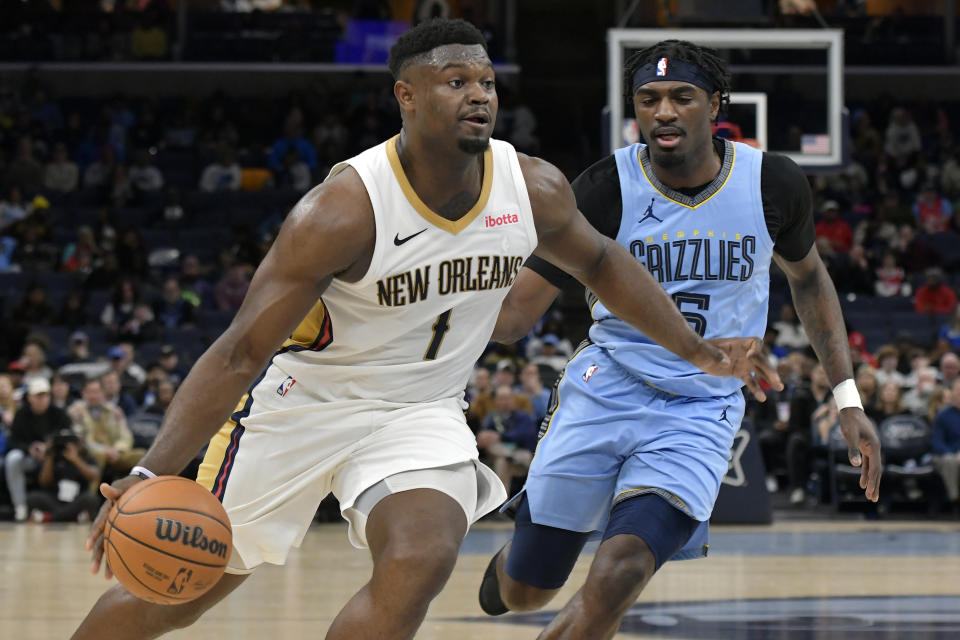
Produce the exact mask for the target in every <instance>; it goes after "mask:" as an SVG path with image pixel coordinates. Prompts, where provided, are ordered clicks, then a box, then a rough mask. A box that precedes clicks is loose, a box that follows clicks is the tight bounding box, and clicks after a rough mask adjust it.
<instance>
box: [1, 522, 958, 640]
mask: <svg viewBox="0 0 960 640" xmlns="http://www.w3.org/2000/svg"><path fill="white" fill-rule="evenodd" d="M509 531H510V528H509V524H486V523H482V524H480V525H478V526H477V527H475V529H474V530H473V531H472V532H471V533H470V535H469V536H468V538H467V540H466V541H465V542H464V546H463V552H462V555H461V558H460V562H459V563H458V565H457V569H456V571H455V572H454V575H453V577H452V578H451V580H450V582H449V584H448V585H447V587H446V589H445V590H444V592H443V593H442V594H441V595H440V596H439V597H438V598H437V600H436V601H435V602H434V604H433V606H432V607H431V609H430V613H429V615H428V617H427V620H426V622H425V623H424V625H423V627H422V628H421V630H420V633H419V634H418V635H417V638H420V639H422V640H441V639H442V640H449V639H451V638H455V639H456V640H481V639H483V640H512V639H519V638H523V639H533V638H535V637H536V636H537V633H538V631H539V630H540V629H541V628H542V627H543V625H544V624H545V622H546V621H547V620H548V619H549V618H550V616H551V615H552V614H553V613H554V612H555V611H556V609H557V608H559V606H560V605H561V603H562V602H563V601H565V600H566V599H567V598H568V597H569V596H570V595H571V594H572V593H573V592H574V590H575V589H576V587H577V586H578V585H579V584H580V582H581V581H582V579H583V577H584V576H585V573H586V569H587V566H588V563H589V558H588V557H586V556H585V557H584V558H582V559H581V561H580V563H579V564H578V565H577V568H576V570H575V572H574V576H573V578H572V580H571V581H570V582H569V583H568V586H567V587H565V589H564V591H563V592H562V593H561V595H560V598H558V600H557V601H555V604H556V606H555V607H551V608H550V609H549V610H548V611H547V612H545V613H541V614H528V615H513V614H510V615H507V616H504V617H502V618H496V619H491V618H487V617H486V616H484V615H483V613H482V612H481V611H480V609H479V607H478V605H477V601H476V591H477V586H478V584H479V581H480V576H481V575H482V573H483V569H484V567H485V566H486V563H487V560H488V558H489V556H490V554H491V553H492V552H494V551H495V550H496V549H497V548H499V547H500V546H501V545H502V544H503V542H505V540H506V539H507V537H508V535H509ZM86 532H87V528H86V526H80V525H36V524H25V525H15V524H13V523H2V524H0V558H2V562H3V567H4V568H3V572H4V579H3V580H2V581H0V637H3V638H18V639H22V640H48V639H54V638H68V637H69V635H70V633H71V631H72V630H73V629H74V627H75V626H76V625H77V623H78V622H79V620H80V619H81V618H82V617H83V615H84V614H85V613H86V611H87V610H88V609H89V607H90V605H91V604H92V603H93V602H94V601H95V600H96V598H97V597H98V595H99V594H100V592H101V591H102V590H103V589H104V587H105V585H106V583H105V581H104V580H103V578H102V576H98V577H96V578H95V577H93V576H91V575H90V574H89V573H88V572H87V569H88V565H89V558H88V555H87V554H86V553H85V552H84V551H83V541H84V537H85V535H86ZM345 533H346V530H345V527H344V526H341V525H317V526H315V527H313V528H312V529H311V530H310V533H309V534H308V536H307V539H306V540H305V541H304V545H303V548H302V549H301V550H300V551H299V552H295V553H294V554H293V556H292V561H291V563H290V564H289V565H288V566H287V567H285V568H281V567H272V566H267V567H265V568H263V569H261V570H260V571H258V573H257V574H256V575H254V576H253V577H252V578H250V579H249V580H248V581H247V582H246V583H245V584H244V585H243V586H241V587H240V589H238V590H237V591H236V592H235V593H234V594H233V595H232V596H231V597H230V598H229V599H228V600H226V601H225V602H224V603H222V604H221V605H220V606H219V607H217V608H216V609H214V610H213V611H211V612H210V613H209V614H207V617H205V618H204V619H203V620H201V622H200V623H199V624H198V625H197V626H195V627H194V628H192V629H190V630H189V631H184V632H181V633H178V634H173V635H171V636H169V637H170V638H174V639H180V640H186V639H187V638H211V639H212V638H224V639H227V638H229V639H231V640H253V639H257V640H261V639H263V638H275V639H277V640H280V639H283V640H297V639H301V638H303V639H306V638H318V637H321V634H322V633H324V632H325V630H326V628H327V626H328V625H329V623H330V621H331V620H332V619H333V617H334V616H335V615H336V613H337V611H338V610H339V608H340V607H341V606H342V605H343V603H344V602H346V600H347V599H348V598H349V597H350V595H351V594H352V593H353V592H354V591H355V590H356V589H357V588H358V587H359V586H360V585H362V584H363V583H364V582H365V581H366V579H367V577H368V573H369V570H370V561H369V558H368V556H367V555H366V553H365V552H361V551H357V550H355V549H353V548H352V547H351V546H350V545H349V543H348V542H347V540H346V535H345ZM591 548H592V547H591ZM957 637H960V523H954V522H950V523H936V524H934V523H926V522H922V523H914V522H879V523H878V522H865V521H861V522H784V523H780V524H776V525H773V526H771V527H759V528H746V527H716V528H715V529H714V532H713V536H712V540H711V555H710V557H709V558H708V559H705V560H698V561H692V562H678V563H673V564H670V565H668V566H667V567H666V568H665V569H664V570H663V571H661V573H660V574H659V575H657V576H656V577H655V578H654V580H653V582H652V583H651V585H650V587H649V588H648V589H647V591H646V592H645V593H644V594H643V595H642V597H641V598H640V600H639V601H638V602H637V604H636V605H635V606H634V607H633V608H632V609H631V611H630V612H629V613H628V615H627V618H626V619H625V621H624V624H623V627H622V628H621V633H620V634H619V635H618V636H617V638H623V639H625V638H672V639H688V638H689V639H693V638H697V639H702V638H710V639H717V640H760V639H766V638H776V639H778V640H780V639H782V640H786V639H790V640H793V639H798V638H799V639H804V640H813V639H817V640H823V639H826V638H844V639H848V640H858V639H861V638H862V639H864V640H866V639H867V638H870V639H871V640H876V639H891V640H892V639H894V638H897V639H899V638H910V639H911V640H934V639H936V640H941V639H943V640H945V639H946V638H957Z"/></svg>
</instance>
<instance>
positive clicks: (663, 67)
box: [657, 58, 667, 77]
mask: <svg viewBox="0 0 960 640" xmlns="http://www.w3.org/2000/svg"><path fill="white" fill-rule="evenodd" d="M657 75H658V76H661V77H662V76H665V75H667V59H666V58H660V59H659V60H657Z"/></svg>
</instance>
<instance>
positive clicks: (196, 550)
mask: <svg viewBox="0 0 960 640" xmlns="http://www.w3.org/2000/svg"><path fill="white" fill-rule="evenodd" d="M231 539H232V533H231V529H230V521H229V520H228V518H227V514H226V512H225V511H224V509H223V506H221V504H220V502H219V501H218V500H217V499H216V498H215V497H214V496H213V494H212V493H210V492H209V491H207V490H206V489H204V488H203V487H202V486H200V485H199V484H197V483H196V482H194V481H193V480H188V479H186V478H180V477H177V476H160V477H158V478H152V479H150V480H146V481H145V482H141V483H140V484H137V485H136V486H134V487H133V488H132V489H130V490H129V491H127V492H126V493H125V494H123V495H122V496H121V497H120V500H118V501H117V503H116V504H115V505H114V506H113V508H112V509H111V510H110V513H109V515H108V516H107V522H106V525H105V527H104V550H105V553H106V558H107V565H108V566H109V567H110V570H111V571H112V572H113V575H115V576H116V577H117V580H119V581H120V584H122V585H123V586H124V587H125V588H126V589H127V591H129V592H130V593H132V594H133V595H135V596H137V597H138V598H141V599H143V600H146V601H148V602H153V603H156V604H182V603H184V602H189V601H190V600H193V599H194V598H198V597H200V596H201V595H203V594H204V593H206V592H207V591H208V590H210V588H211V587H213V585H215V584H216V583H217V581H218V580H219V579H220V576H222V575H223V571H224V569H226V566H227V561H228V560H229V559H230V550H231V546H232V545H231Z"/></svg>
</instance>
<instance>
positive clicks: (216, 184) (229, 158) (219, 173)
mask: <svg viewBox="0 0 960 640" xmlns="http://www.w3.org/2000/svg"><path fill="white" fill-rule="evenodd" d="M239 188H240V165H239V164H238V163H237V160H236V154H235V153H234V151H233V149H231V148H229V147H223V148H221V149H220V150H219V151H218V152H217V159H216V161H214V162H212V163H210V164H208V165H207V166H206V168H205V169H204V170H203V174H202V175H201V176H200V190H201V191H206V192H208V193H213V192H215V191H236V190H238V189H239Z"/></svg>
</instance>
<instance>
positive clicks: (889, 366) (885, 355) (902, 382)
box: [876, 345, 906, 388]
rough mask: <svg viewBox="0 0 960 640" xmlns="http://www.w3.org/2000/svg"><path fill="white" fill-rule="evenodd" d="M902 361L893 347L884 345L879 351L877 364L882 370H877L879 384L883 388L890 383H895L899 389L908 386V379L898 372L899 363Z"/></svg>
mask: <svg viewBox="0 0 960 640" xmlns="http://www.w3.org/2000/svg"><path fill="white" fill-rule="evenodd" d="M899 361H900V353H899V352H898V351H897V348H896V347H894V346H892V345H884V346H882V347H880V349H879V350H878V351H877V362H878V363H880V368H879V369H877V374H876V375H877V384H878V385H879V386H880V387H881V388H882V387H883V386H884V385H885V384H887V383H888V382H893V383H894V384H896V385H897V386H898V387H904V386H906V378H905V377H904V375H903V374H902V373H900V372H899V371H897V363H898V362H899Z"/></svg>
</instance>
